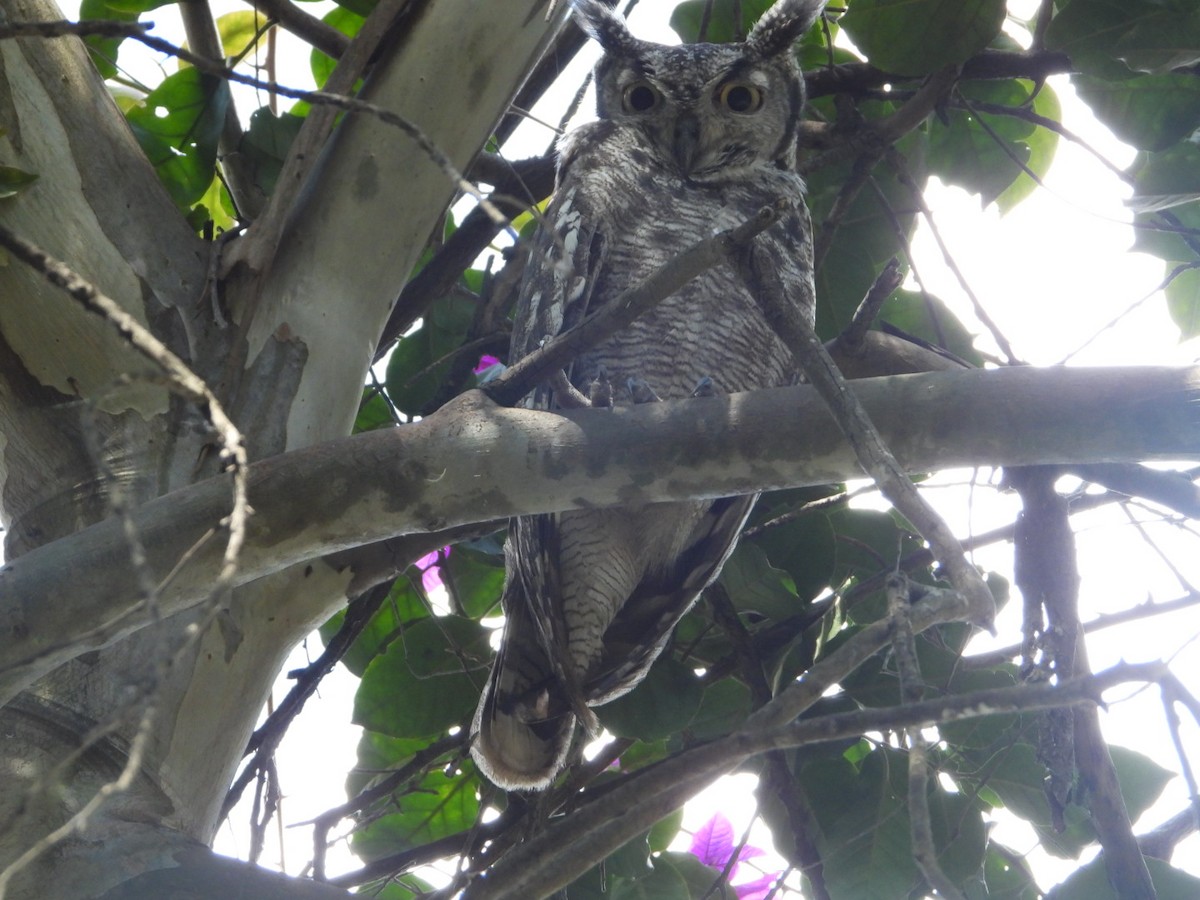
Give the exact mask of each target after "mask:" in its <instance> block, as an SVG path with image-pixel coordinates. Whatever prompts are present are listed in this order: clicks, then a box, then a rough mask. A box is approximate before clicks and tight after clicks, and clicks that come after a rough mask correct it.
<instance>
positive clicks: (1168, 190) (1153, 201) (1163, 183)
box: [1128, 94, 1200, 212]
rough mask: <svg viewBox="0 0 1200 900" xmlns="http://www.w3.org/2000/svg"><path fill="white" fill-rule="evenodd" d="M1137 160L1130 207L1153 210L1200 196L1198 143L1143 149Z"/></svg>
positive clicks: (1199, 153) (1140, 210) (1199, 96)
mask: <svg viewBox="0 0 1200 900" xmlns="http://www.w3.org/2000/svg"><path fill="white" fill-rule="evenodd" d="M1197 97H1198V98H1200V94H1197ZM1138 163H1139V164H1138V165H1137V167H1136V171H1135V175H1134V191H1133V197H1132V198H1130V200H1129V201H1128V203H1129V206H1130V207H1131V208H1133V209H1135V210H1137V211H1138V212H1156V211H1158V210H1162V209H1170V208H1171V207H1175V206H1180V205H1182V204H1184V203H1191V202H1192V201H1194V200H1198V199H1200V147H1197V146H1196V145H1195V144H1193V143H1191V142H1190V141H1185V142H1183V143H1180V144H1176V145H1175V146H1173V147H1168V148H1167V149H1166V150H1163V151H1162V152H1161V153H1143V154H1141V155H1140V158H1139V161H1138Z"/></svg>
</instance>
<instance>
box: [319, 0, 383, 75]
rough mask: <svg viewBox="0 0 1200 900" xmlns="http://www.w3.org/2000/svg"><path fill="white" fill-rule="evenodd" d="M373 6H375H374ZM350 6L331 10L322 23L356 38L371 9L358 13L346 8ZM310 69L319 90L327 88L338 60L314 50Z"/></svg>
mask: <svg viewBox="0 0 1200 900" xmlns="http://www.w3.org/2000/svg"><path fill="white" fill-rule="evenodd" d="M372 5H373V4H372ZM348 6H349V4H342V5H341V6H339V7H338V8H337V9H333V10H330V11H329V12H328V13H327V14H326V15H325V16H324V17H322V19H321V21H322V22H324V23H325V24H326V25H332V26H333V27H334V28H336V29H337V30H338V31H340V32H341V33H342V34H344V35H346V37H354V36H355V35H356V34H358V32H359V30H360V29H361V28H362V26H363V22H365V21H366V16H367V13H368V12H370V10H369V9H367V10H365V11H363V12H356V11H354V10H352V9H349V8H345V7H348ZM308 62H309V67H310V68H311V69H312V74H313V81H315V82H316V83H317V87H318V88H323V87H325V82H326V81H328V80H329V74H330V73H331V72H332V71H333V70H334V67H335V66H336V65H337V60H336V59H334V58H333V57H332V56H329V55H327V54H325V53H322V52H321V51H320V50H317V49H314V50H313V51H312V53H311V54H310V56H309V61H308Z"/></svg>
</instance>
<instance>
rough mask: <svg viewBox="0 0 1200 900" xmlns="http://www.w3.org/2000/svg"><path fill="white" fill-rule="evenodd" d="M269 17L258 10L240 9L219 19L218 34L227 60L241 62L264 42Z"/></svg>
mask: <svg viewBox="0 0 1200 900" xmlns="http://www.w3.org/2000/svg"><path fill="white" fill-rule="evenodd" d="M266 30H267V17H266V16H265V15H263V14H262V13H261V12H259V11H258V10H249V9H239V10H235V11H234V12H229V13H225V15H223V16H220V17H218V18H217V34H219V35H220V36H221V47H222V49H223V50H224V51H225V56H226V57H227V58H231V59H235V60H239V59H242V58H243V57H244V56H246V55H247V54H248V53H249V52H250V51H251V50H253V49H254V47H255V45H256V44H258V42H259V41H261V40H262V38H263V35H264V34H266Z"/></svg>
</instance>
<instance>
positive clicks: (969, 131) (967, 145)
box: [926, 79, 1061, 208]
mask: <svg viewBox="0 0 1200 900" xmlns="http://www.w3.org/2000/svg"><path fill="white" fill-rule="evenodd" d="M961 91H962V96H963V98H964V100H965V103H966V104H969V107H968V108H966V109H961V110H960V109H955V110H952V111H950V112H949V113H947V114H946V115H945V116H944V117H941V118H935V119H931V120H930V124H929V126H928V129H929V153H928V156H927V157H926V159H927V162H928V168H929V174H930V175H936V176H938V177H939V178H940V179H942V180H943V181H945V182H947V183H949V184H954V185H958V186H959V187H962V188H963V189H964V190H967V191H969V192H971V193H974V194H979V196H980V199H981V201H982V203H983V204H984V205H985V206H986V205H987V204H989V203H992V202H993V201H996V200H998V199H999V198H1000V197H1002V196H1003V197H1004V202H1005V204H1006V208H1011V206H1012V205H1013V204H1015V203H1016V202H1018V201H1019V200H1020V199H1021V198H1023V197H1024V196H1027V195H1028V194H1029V192H1030V191H1032V190H1033V189H1034V188H1035V187H1036V184H1037V183H1036V181H1035V180H1034V177H1036V178H1039V179H1040V178H1041V177H1042V176H1044V175H1045V174H1046V172H1047V170H1048V169H1049V167H1050V162H1051V161H1052V160H1053V158H1054V150H1055V148H1056V147H1057V145H1058V135H1057V134H1055V133H1054V132H1053V131H1050V130H1049V129H1045V128H1038V127H1036V126H1035V125H1033V124H1032V123H1031V122H1029V121H1027V120H1026V119H1025V118H1024V117H1023V116H1022V112H1023V111H1024V110H1025V109H1027V108H1030V107H1032V108H1033V111H1034V112H1035V113H1037V114H1038V115H1041V116H1045V117H1046V118H1048V119H1053V120H1057V119H1059V118H1061V110H1060V109H1059V105H1058V101H1057V98H1056V97H1055V96H1054V92H1053V91H1052V90H1050V89H1049V88H1047V87H1044V86H1043V87H1040V89H1039V87H1038V86H1035V85H1034V84H1033V83H1032V82H1028V81H1020V80H1015V79H1014V80H1007V81H992V82H970V83H968V84H965V85H963V87H962V89H961ZM1007 110H1011V111H1012V112H1011V113H1008V112H1007ZM1029 173H1032V176H1033V177H1031V175H1030V174H1029Z"/></svg>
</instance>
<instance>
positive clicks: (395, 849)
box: [350, 770, 479, 861]
mask: <svg viewBox="0 0 1200 900" xmlns="http://www.w3.org/2000/svg"><path fill="white" fill-rule="evenodd" d="M477 789H478V785H477V783H476V780H475V777H474V775H473V774H471V775H467V774H464V773H456V774H453V775H447V774H446V773H445V772H443V771H441V770H435V771H432V772H429V773H427V774H426V775H425V777H424V778H422V779H421V781H420V783H419V784H417V785H414V786H412V787H410V789H408V790H406V791H405V792H404V794H403V795H402V796H401V797H399V798H398V799H397V801H396V803H395V804H394V806H392V807H389V808H398V810H399V811H398V812H395V813H390V814H388V815H384V816H381V817H379V818H375V819H372V820H371V821H369V822H367V823H366V824H363V825H360V826H359V827H358V828H356V829H355V831H354V833H353V835H351V838H350V847H351V849H352V850H353V851H354V853H355V854H356V855H358V856H360V857H362V858H363V859H364V860H367V861H370V860H373V859H379V858H381V857H384V856H390V855H392V854H396V853H403V852H404V851H405V850H411V849H412V848H413V847H419V846H421V845H423V844H428V843H430V842H432V841H437V840H440V839H442V838H444V837H449V836H450V835H452V834H457V833H459V832H465V831H467V830H469V829H470V828H471V827H472V825H474V824H475V818H476V816H477V815H478V814H479V800H478V795H477Z"/></svg>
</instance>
